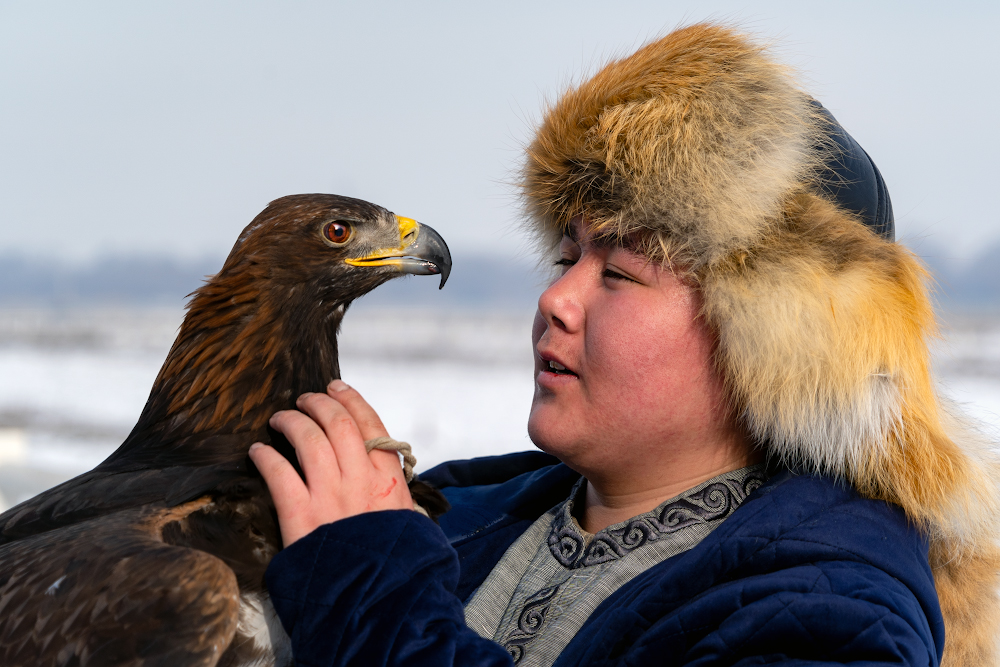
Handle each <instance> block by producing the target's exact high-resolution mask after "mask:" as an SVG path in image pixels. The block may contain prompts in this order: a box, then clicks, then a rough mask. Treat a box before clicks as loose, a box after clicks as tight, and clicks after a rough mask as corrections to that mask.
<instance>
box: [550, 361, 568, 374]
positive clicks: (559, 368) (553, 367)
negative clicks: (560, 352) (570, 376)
mask: <svg viewBox="0 0 1000 667" xmlns="http://www.w3.org/2000/svg"><path fill="white" fill-rule="evenodd" d="M549 370H550V371H555V372H556V373H565V372H567V371H566V367H565V366H563V365H562V364H560V363H559V362H558V361H550V362H549Z"/></svg>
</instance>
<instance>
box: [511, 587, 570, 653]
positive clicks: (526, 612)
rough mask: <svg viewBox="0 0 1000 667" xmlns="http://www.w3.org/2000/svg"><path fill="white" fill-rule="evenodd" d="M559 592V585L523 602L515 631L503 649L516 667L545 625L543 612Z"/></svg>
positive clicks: (543, 590) (541, 591) (544, 589)
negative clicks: (530, 643)
mask: <svg viewBox="0 0 1000 667" xmlns="http://www.w3.org/2000/svg"><path fill="white" fill-rule="evenodd" d="M558 592H559V585H556V586H549V587H548V588H543V589H542V590H540V591H538V592H537V593H535V594H534V595H532V596H531V597H530V598H528V599H527V600H525V601H524V608H523V609H521V613H520V614H519V615H518V617H517V630H516V631H514V632H513V633H511V634H510V635H508V636H507V639H506V640H505V641H504V644H503V647H504V648H505V649H507V652H508V653H510V657H512V658H513V659H514V664H515V665H516V664H517V663H518V662H520V661H521V658H523V657H524V652H525V649H526V647H527V644H528V643H529V642H530V641H531V640H532V639H534V638H535V635H536V634H538V631H539V630H541V629H542V625H543V624H544V623H545V612H547V611H548V609H549V605H550V604H551V603H552V600H553V599H554V598H555V596H556V593H558Z"/></svg>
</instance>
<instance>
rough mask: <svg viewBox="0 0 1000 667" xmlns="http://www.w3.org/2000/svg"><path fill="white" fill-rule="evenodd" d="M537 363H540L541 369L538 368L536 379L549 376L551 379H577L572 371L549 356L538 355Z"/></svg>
mask: <svg viewBox="0 0 1000 667" xmlns="http://www.w3.org/2000/svg"><path fill="white" fill-rule="evenodd" d="M538 358H539V361H541V367H540V368H539V373H538V377H539V378H541V377H542V376H545V375H547V376H549V377H550V378H551V379H555V378H563V377H566V378H570V377H574V378H575V377H578V376H577V374H576V373H575V372H573V370H572V369H570V368H568V367H567V366H566V364H564V363H563V362H561V361H559V360H558V359H557V358H555V357H554V356H553V355H551V354H545V353H542V354H539V357H538Z"/></svg>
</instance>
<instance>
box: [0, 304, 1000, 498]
mask: <svg viewBox="0 0 1000 667" xmlns="http://www.w3.org/2000/svg"><path fill="white" fill-rule="evenodd" d="M181 317H182V313H181V312H180V311H179V310H154V309H145V310H114V309H104V310H80V311H62V312H56V311H44V310H6V311H0V508H2V507H4V506H7V505H11V504H14V503H17V502H20V501H21V500H24V499H25V498H27V497H30V496H31V495H33V494H35V493H37V492H39V491H41V490H43V489H45V488H47V487H49V486H51V485H53V484H56V483H58V482H60V481H62V480H64V479H68V478H69V477H71V476H73V475H76V474H79V473H80V472H83V471H85V470H88V469H90V468H91V467H93V466H94V465H96V464H97V463H99V462H100V461H101V460H103V459H104V458H105V457H106V456H107V455H108V454H110V453H111V452H112V451H113V450H114V449H115V448H116V447H117V446H118V444H119V443H120V442H121V441H122V440H123V439H124V437H125V436H126V435H127V434H128V432H129V430H130V429H131V427H132V424H133V423H134V421H135V419H136V418H137V417H138V415H139V412H140V411H141V410H142V406H143V404H144V402H145V400H146V396H147V394H148V391H149V387H150V386H151V384H152V382H153V379H154V377H155V376H156V373H157V371H158V370H159V367H160V364H161V363H162V361H163V358H164V357H165V355H166V353H167V350H168V349H169V347H170V343H171V341H172V340H173V337H174V334H175V332H176V329H177V326H178V325H179V324H180V320H181ZM530 325H531V313H530V312H528V311H523V312H508V313H499V314H495V313H492V314H488V313H484V312H470V311H452V312H441V313H433V314H431V313H427V312H421V311H417V310H413V311H406V310H396V311H393V312H386V311H373V310H361V309H359V310H357V311H352V312H350V313H348V316H347V318H346V321H345V325H344V331H343V333H342V335H341V364H342V370H343V376H344V379H345V380H346V381H347V382H349V383H351V384H352V385H353V386H355V387H356V388H358V389H359V390H360V391H361V392H362V394H363V395H364V396H365V397H366V398H367V399H368V400H369V401H370V402H371V403H372V404H373V405H374V406H375V407H376V409H377V410H378V411H379V413H380V414H381V416H382V418H383V420H384V421H385V423H386V426H387V427H388V429H389V432H390V433H391V434H393V435H394V436H395V437H397V438H400V439H404V440H407V441H409V442H411V443H412V444H413V445H414V449H415V452H416V454H417V458H418V459H419V461H420V463H419V465H418V469H420V468H426V467H429V466H431V465H434V464H436V463H438V462H441V461H444V460H447V459H450V458H459V457H461V458H466V457H469V456H477V455H484V454H491V453H500V452H509V451H517V450H521V449H527V448H530V447H531V446H532V445H531V442H530V441H529V440H528V438H527V434H526V432H525V422H526V419H527V414H528V407H529V404H530V400H531V388H532V377H531V376H532V371H531V360H530V351H529V350H530V342H529V331H530ZM945 335H946V337H947V340H946V342H944V343H942V344H939V345H938V346H937V347H938V352H937V362H936V363H937V368H938V373H939V375H940V377H941V380H942V385H943V387H944V388H945V391H946V392H947V393H948V394H949V395H951V396H952V398H954V399H955V400H956V401H957V402H958V403H960V404H961V405H962V406H963V407H964V409H965V410H966V411H967V412H969V413H971V414H972V415H973V416H975V417H977V418H979V419H980V420H981V421H982V422H984V425H985V428H986V429H987V430H989V431H992V433H993V434H994V437H995V438H996V439H998V440H1000V437H997V434H1000V317H997V316H979V317H970V316H967V317H962V318H959V317H954V318H949V326H948V327H947V328H946V330H945Z"/></svg>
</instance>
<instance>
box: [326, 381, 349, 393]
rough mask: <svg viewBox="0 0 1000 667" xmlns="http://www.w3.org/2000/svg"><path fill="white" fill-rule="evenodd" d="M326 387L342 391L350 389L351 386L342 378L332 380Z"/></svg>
mask: <svg viewBox="0 0 1000 667" xmlns="http://www.w3.org/2000/svg"><path fill="white" fill-rule="evenodd" d="M327 388H328V389H330V391H344V390H345V389H350V388H351V387H350V385H349V384H347V383H346V382H344V381H343V380H334V381H333V382H331V383H330V384H328V385H327Z"/></svg>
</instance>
